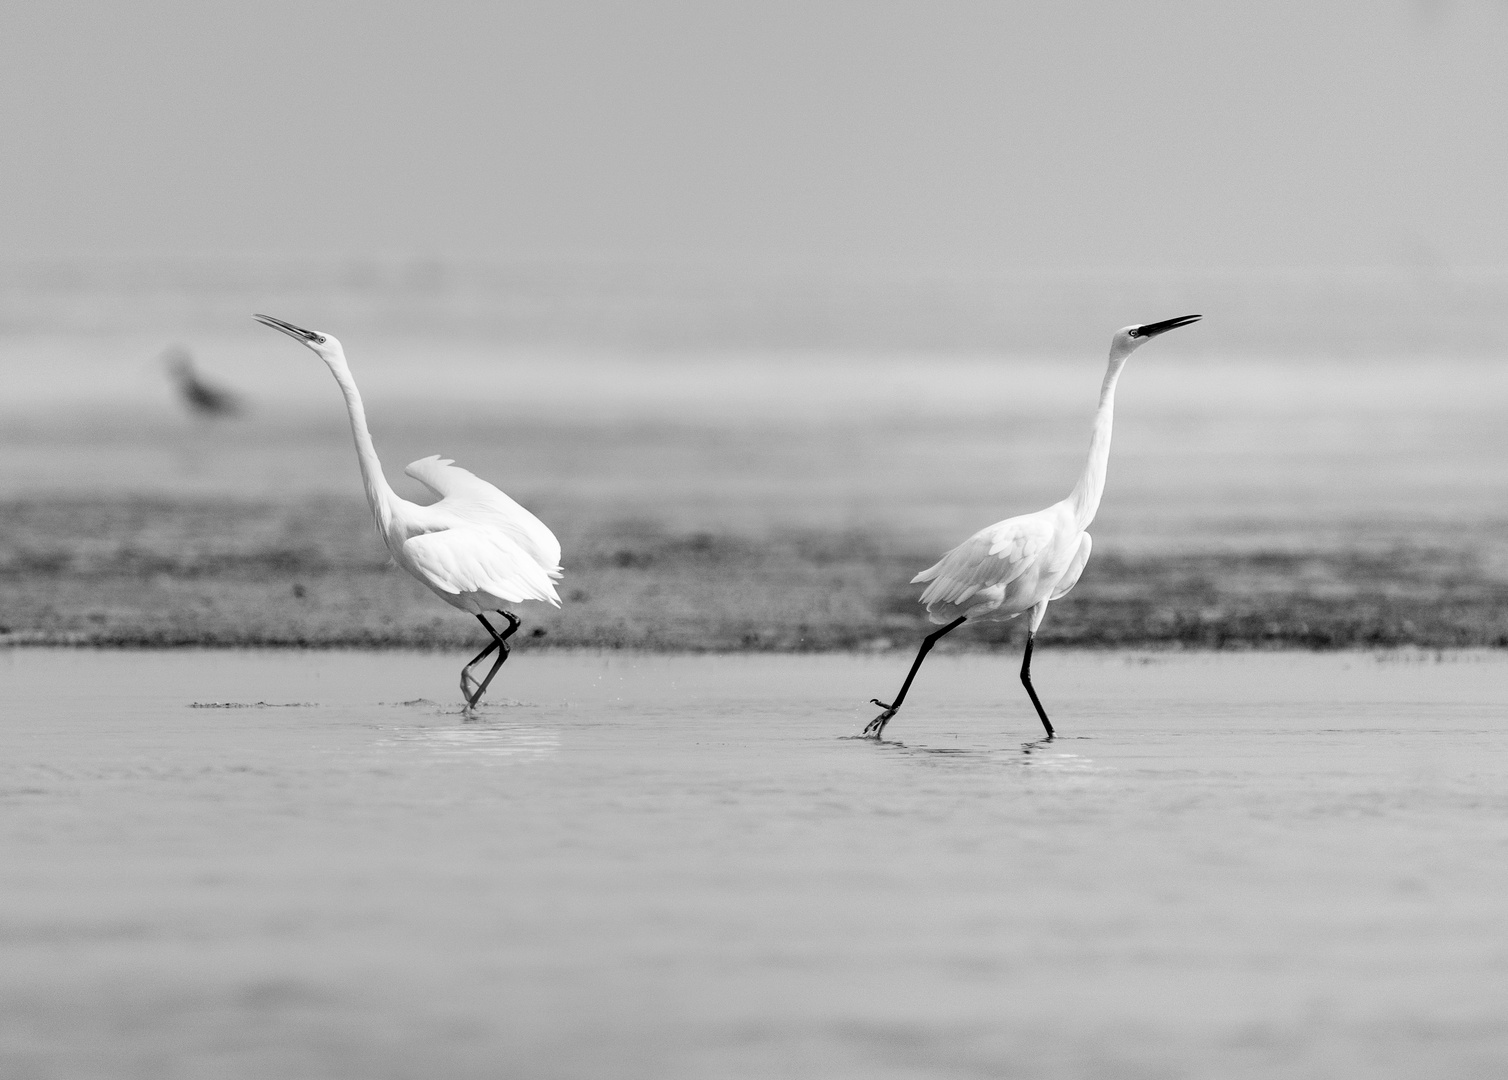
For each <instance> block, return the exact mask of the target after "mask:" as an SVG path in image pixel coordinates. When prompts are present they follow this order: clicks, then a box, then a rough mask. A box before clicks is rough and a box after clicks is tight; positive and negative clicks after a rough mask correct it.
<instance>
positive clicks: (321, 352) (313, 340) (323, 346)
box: [253, 315, 345, 364]
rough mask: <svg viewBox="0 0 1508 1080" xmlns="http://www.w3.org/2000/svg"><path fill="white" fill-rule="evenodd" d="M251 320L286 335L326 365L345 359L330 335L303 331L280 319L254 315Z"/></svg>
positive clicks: (343, 352)
mask: <svg viewBox="0 0 1508 1080" xmlns="http://www.w3.org/2000/svg"><path fill="white" fill-rule="evenodd" d="M253 318H255V319H256V320H257V322H259V323H261V324H262V325H263V326H270V327H272V328H273V329H274V330H277V331H280V332H282V333H284V334H287V335H288V336H289V337H291V338H292V339H293V340H294V341H297V342H298V343H299V344H300V345H303V346H305V347H307V348H308V349H309V350H310V351H311V352H312V353H314V355H315V356H317V357H319V358H320V359H321V360H323V361H324V362H325V363H327V364H328V363H331V362H332V361H335V360H344V359H345V351H344V350H342V349H341V347H340V342H339V341H337V340H336V339H335V338H334V337H333V336H332V335H330V334H321V333H320V332H319V331H318V330H304V329H302V328H301V327H297V326H294V325H293V324H292V323H286V322H284V321H283V320H282V319H274V318H273V317H272V316H271V315H255V316H253Z"/></svg>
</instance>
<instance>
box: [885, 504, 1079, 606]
mask: <svg viewBox="0 0 1508 1080" xmlns="http://www.w3.org/2000/svg"><path fill="white" fill-rule="evenodd" d="M1052 537H1053V526H1052V524H1051V523H1050V522H1048V521H1045V520H1043V519H1042V518H1041V517H1040V516H1038V515H1035V514H1026V515H1023V516H1021V517H1014V518H1007V519H1006V520H1005V521H1000V522H996V523H995V524H994V525H991V526H989V527H988V528H984V529H980V530H979V531H978V532H977V533H975V534H974V535H973V536H971V537H969V538H968V539H967V540H965V541H964V542H963V543H961V544H959V545H958V546H957V547H956V548H954V549H953V550H952V551H950V552H948V553H947V554H946V555H944V556H943V557H942V559H941V560H940V561H939V562H938V563H937V565H935V566H931V567H928V568H927V569H926V570H923V571H922V572H921V573H920V574H917V575H916V577H914V578H912V579H911V580H912V582H913V583H916V582H921V581H926V582H930V583H931V584H929V585H928V586H927V587H926V589H924V590H923V591H922V595H921V602H922V603H924V604H926V605H927V606H928V607H929V608H930V607H932V605H934V604H964V603H966V602H967V601H968V599H969V598H970V597H971V596H973V595H974V594H975V593H977V592H979V591H980V590H981V589H988V588H990V587H991V586H993V585H1001V584H1007V583H1009V582H1011V581H1014V580H1015V579H1016V578H1018V577H1020V576H1021V575H1022V574H1023V573H1025V572H1026V569H1027V568H1028V567H1029V566H1031V565H1032V561H1033V560H1034V559H1036V558H1037V556H1039V555H1040V554H1042V552H1043V551H1044V550H1046V548H1047V546H1048V544H1049V543H1051V541H1052Z"/></svg>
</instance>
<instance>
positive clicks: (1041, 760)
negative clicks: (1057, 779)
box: [839, 735, 1104, 773]
mask: <svg viewBox="0 0 1508 1080" xmlns="http://www.w3.org/2000/svg"><path fill="white" fill-rule="evenodd" d="M839 738H840V739H856V738H862V739H864V741H865V742H873V743H874V744H875V746H877V747H880V748H883V749H884V750H886V751H889V752H891V753H899V754H904V755H906V756H907V757H914V758H916V759H918V760H920V761H929V760H938V759H946V760H954V761H957V760H963V761H970V762H978V763H984V762H991V761H997V762H1000V763H1001V764H1004V765H1010V766H1014V767H1016V768H1031V769H1032V770H1034V771H1049V770H1050V771H1054V772H1075V773H1086V772H1099V771H1102V770H1103V768H1104V766H1100V765H1096V764H1095V763H1094V761H1093V760H1092V759H1090V758H1087V757H1084V756H1083V755H1081V754H1076V753H1074V752H1072V751H1071V750H1065V749H1064V748H1063V745H1062V744H1063V741H1064V737H1062V736H1058V737H1056V738H1054V737H1052V736H1047V737H1044V738H1040V739H1033V740H1032V741H1030V742H1024V743H1021V744H1020V746H1019V748H1008V747H991V746H911V745H908V744H907V743H904V742H901V741H900V740H898V739H880V740H878V741H876V740H873V739H870V738H868V737H866V736H854V735H844V736H839Z"/></svg>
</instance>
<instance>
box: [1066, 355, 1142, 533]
mask: <svg viewBox="0 0 1508 1080" xmlns="http://www.w3.org/2000/svg"><path fill="white" fill-rule="evenodd" d="M1127 355H1129V354H1127ZM1125 366H1126V356H1115V355H1112V356H1111V357H1110V366H1109V368H1107V369H1106V371H1105V382H1104V384H1103V385H1102V386H1101V387H1100V405H1099V408H1098V409H1096V410H1095V412H1094V427H1093V428H1092V429H1091V431H1090V433H1089V460H1088V461H1086V462H1085V463H1084V472H1083V475H1081V476H1080V477H1079V482H1078V483H1077V484H1075V485H1074V489H1073V494H1071V495H1069V496H1068V498H1069V500H1070V501H1071V502H1072V503H1073V512H1074V517H1075V519H1076V520H1077V521H1078V526H1079V528H1080V529H1081V530H1083V529H1087V528H1089V523H1090V522H1091V521H1093V520H1094V515H1095V513H1096V511H1098V510H1099V508H1100V496H1101V495H1103V494H1104V493H1105V472H1106V470H1107V469H1108V468H1109V466H1110V427H1111V424H1112V423H1113V422H1114V420H1115V384H1116V381H1117V380H1119V379H1120V377H1121V368H1123V367H1125Z"/></svg>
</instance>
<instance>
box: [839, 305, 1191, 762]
mask: <svg viewBox="0 0 1508 1080" xmlns="http://www.w3.org/2000/svg"><path fill="white" fill-rule="evenodd" d="M1198 319H1199V316H1198V315H1185V316H1182V317H1181V318H1177V319H1168V320H1166V321H1165V322H1159V323H1149V324H1146V325H1143V326H1128V327H1126V328H1125V329H1123V330H1120V331H1118V332H1117V333H1116V335H1115V337H1114V338H1112V339H1111V342H1110V363H1109V367H1108V368H1107V370H1106V372H1105V381H1104V384H1103V385H1102V386H1101V388H1100V403H1099V408H1098V409H1097V410H1096V412H1095V417H1094V428H1093V432H1092V434H1091V435H1090V440H1089V460H1088V461H1087V462H1086V463H1085V465H1084V472H1083V475H1082V476H1080V478H1079V482H1078V484H1077V485H1076V486H1075V487H1074V489H1073V491H1072V493H1070V494H1069V496H1068V498H1066V499H1064V500H1063V501H1062V502H1058V503H1054V504H1053V505H1051V506H1049V507H1048V508H1047V509H1045V510H1038V511H1037V512H1036V513H1035V514H1022V515H1021V516H1019V517H1013V518H1006V519H1005V520H1004V521H997V522H996V523H995V524H993V525H990V526H988V527H986V528H983V529H980V530H979V531H978V532H977V533H975V534H974V535H973V536H971V537H969V538H968V539H967V540H965V541H964V542H963V543H961V544H959V545H958V546H957V547H956V548H954V549H953V550H952V551H950V552H948V553H947V554H946V555H944V556H943V557H942V558H941V559H940V560H939V561H938V562H937V563H936V564H935V565H933V566H930V567H928V568H927V569H926V570H923V571H922V572H921V573H920V574H917V575H916V577H914V578H912V579H911V580H912V583H913V584H920V583H922V582H926V584H927V587H926V588H925V589H923V590H922V595H921V602H922V603H923V604H925V605H926V606H927V618H928V619H929V620H931V621H932V622H934V623H939V624H944V625H943V628H942V629H941V630H938V631H936V632H934V633H932V634H929V635H927V637H926V638H925V639H923V641H922V646H921V649H920V650H919V651H918V653H917V655H916V660H915V661H914V662H913V663H912V665H911V671H910V672H909V673H908V674H907V676H906V681H905V682H904V683H902V684H901V692H900V693H899V694H898V695H897V696H896V699H895V701H893V702H891V703H890V704H889V705H886V704H885V703H884V702H883V701H880V700H879V699H878V698H876V699H874V703H875V704H876V705H878V706H880V707H881V708H882V709H884V712H882V713H880V715H879V716H877V717H875V718H874V719H873V720H871V721H870V722H869V724H868V725H867V726H866V727H865V728H864V731H865V733H866V734H873V735H874V737H875V738H879V737H880V735H881V733H882V732H883V731H884V730H885V725H886V724H887V723H889V722H890V719H891V717H893V716H895V714H896V712H897V710H899V709H900V707H901V702H903V701H904V700H905V698H906V692H907V691H908V690H909V689H910V688H911V681H912V680H913V679H914V678H916V673H917V671H918V669H920V667H921V665H922V661H923V660H924V659H926V656H927V653H928V652H929V651H930V650H931V648H932V646H933V645H934V644H936V642H937V640H938V639H939V638H941V637H942V636H943V635H944V634H946V633H948V632H949V631H951V630H954V629H957V628H958V627H959V626H960V625H962V624H963V623H964V622H965V621H967V620H969V619H974V620H982V621H996V620H1002V619H1014V618H1015V617H1016V616H1017V615H1021V614H1024V613H1026V612H1030V613H1031V617H1030V620H1029V622H1028V624H1027V631H1026V652H1025V656H1024V657H1023V660H1022V664H1021V682H1022V684H1023V685H1024V686H1025V687H1026V692H1027V694H1028V695H1029V696H1030V697H1031V700H1032V705H1033V706H1035V707H1036V710H1037V716H1038V717H1039V718H1040V719H1041V721H1042V726H1043V727H1044V728H1046V729H1047V734H1048V737H1049V738H1051V737H1052V734H1053V727H1052V722H1051V721H1050V720H1048V718H1047V712H1046V710H1044V709H1043V708H1042V702H1041V701H1040V700H1039V699H1038V698H1037V692H1036V690H1035V689H1034V688H1033V687H1032V682H1031V657H1032V643H1033V640H1034V638H1035V636H1036V633H1037V627H1038V626H1040V625H1041V623H1042V616H1043V615H1045V614H1046V612H1047V605H1048V604H1049V603H1051V602H1052V601H1054V600H1057V599H1059V598H1060V597H1062V596H1064V595H1066V594H1067V593H1068V591H1069V590H1070V589H1072V588H1073V587H1074V586H1075V585H1077V584H1078V581H1079V577H1080V576H1081V575H1082V574H1083V573H1084V566H1085V564H1086V563H1088V561H1089V553H1090V551H1091V549H1092V548H1093V546H1094V544H1093V541H1092V540H1091V539H1090V537H1089V532H1088V528H1089V524H1090V522H1092V521H1093V520H1094V515H1095V511H1096V510H1098V509H1099V505H1100V496H1101V495H1102V494H1103V493H1104V490H1105V470H1106V468H1107V466H1108V464H1109V460H1110V429H1111V425H1112V422H1113V418H1114V411H1115V385H1116V382H1117V380H1118V379H1119V378H1120V373H1121V369H1122V368H1123V367H1124V366H1125V363H1126V360H1127V358H1129V357H1130V355H1131V353H1132V352H1134V351H1135V350H1136V349H1137V348H1139V347H1140V346H1141V345H1144V344H1145V343H1146V342H1147V341H1148V340H1150V339H1151V338H1154V337H1156V336H1157V335H1158V334H1162V333H1166V332H1167V331H1169V330H1173V329H1176V328H1177V327H1180V326H1187V325H1188V324H1189V323H1191V322H1195V321H1197V320H1198Z"/></svg>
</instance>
